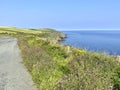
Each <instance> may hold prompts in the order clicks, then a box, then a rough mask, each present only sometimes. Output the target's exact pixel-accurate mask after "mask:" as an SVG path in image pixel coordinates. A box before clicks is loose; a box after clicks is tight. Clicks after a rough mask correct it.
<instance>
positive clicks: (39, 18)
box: [0, 0, 120, 30]
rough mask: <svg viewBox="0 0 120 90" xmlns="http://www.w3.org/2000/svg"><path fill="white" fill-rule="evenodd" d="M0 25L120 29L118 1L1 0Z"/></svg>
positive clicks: (119, 5)
mask: <svg viewBox="0 0 120 90" xmlns="http://www.w3.org/2000/svg"><path fill="white" fill-rule="evenodd" d="M0 26H11V27H21V28H54V29H61V30H62V29H69V30H70V29H71V30H72V29H73V30H74V29H76V30H77V29H82V30H84V29H114V30H115V29H119V30H120V0H0Z"/></svg>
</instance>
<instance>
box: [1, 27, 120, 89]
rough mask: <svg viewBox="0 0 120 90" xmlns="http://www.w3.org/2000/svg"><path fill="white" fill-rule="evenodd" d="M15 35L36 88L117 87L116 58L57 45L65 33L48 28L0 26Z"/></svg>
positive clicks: (119, 75)
mask: <svg viewBox="0 0 120 90" xmlns="http://www.w3.org/2000/svg"><path fill="white" fill-rule="evenodd" d="M0 35H4V36H5V35H7V36H8V35H9V36H14V37H16V38H18V44H19V46H20V49H21V52H22V57H23V64H24V65H25V66H26V68H27V69H28V71H29V72H30V74H31V76H32V78H33V81H34V82H35V84H36V86H37V87H38V90H120V63H119V58H118V57H116V56H110V55H107V54H106V53H95V52H91V51H86V50H82V49H78V48H73V47H71V46H65V45H60V44H58V41H59V40H61V39H63V38H64V37H65V35H64V34H63V33H61V32H58V31H55V30H52V29H48V28H45V29H20V28H9V27H0Z"/></svg>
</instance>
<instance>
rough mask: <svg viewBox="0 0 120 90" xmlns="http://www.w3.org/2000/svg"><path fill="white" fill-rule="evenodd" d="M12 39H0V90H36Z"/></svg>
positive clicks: (14, 40) (15, 42)
mask: <svg viewBox="0 0 120 90" xmlns="http://www.w3.org/2000/svg"><path fill="white" fill-rule="evenodd" d="M21 62H22V58H21V55H20V50H19V47H18V45H17V39H16V38H13V37H0V90H36V87H35V85H34V83H33V81H32V78H31V76H30V75H29V73H28V71H27V70H26V68H25V67H24V65H23V64H22V63H21Z"/></svg>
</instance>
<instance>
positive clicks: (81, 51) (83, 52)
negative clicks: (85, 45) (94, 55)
mask: <svg viewBox="0 0 120 90" xmlns="http://www.w3.org/2000/svg"><path fill="white" fill-rule="evenodd" d="M80 54H85V51H84V50H81V49H79V50H77V51H76V55H80Z"/></svg>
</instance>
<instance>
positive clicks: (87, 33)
mask: <svg viewBox="0 0 120 90" xmlns="http://www.w3.org/2000/svg"><path fill="white" fill-rule="evenodd" d="M62 32H63V33H65V34H66V35H67V38H65V39H64V40H63V41H61V43H62V44H65V45H70V46H72V47H76V48H80V49H85V50H90V51H95V52H105V53H108V54H110V55H120V30H77V31H75V30H71V31H62Z"/></svg>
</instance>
